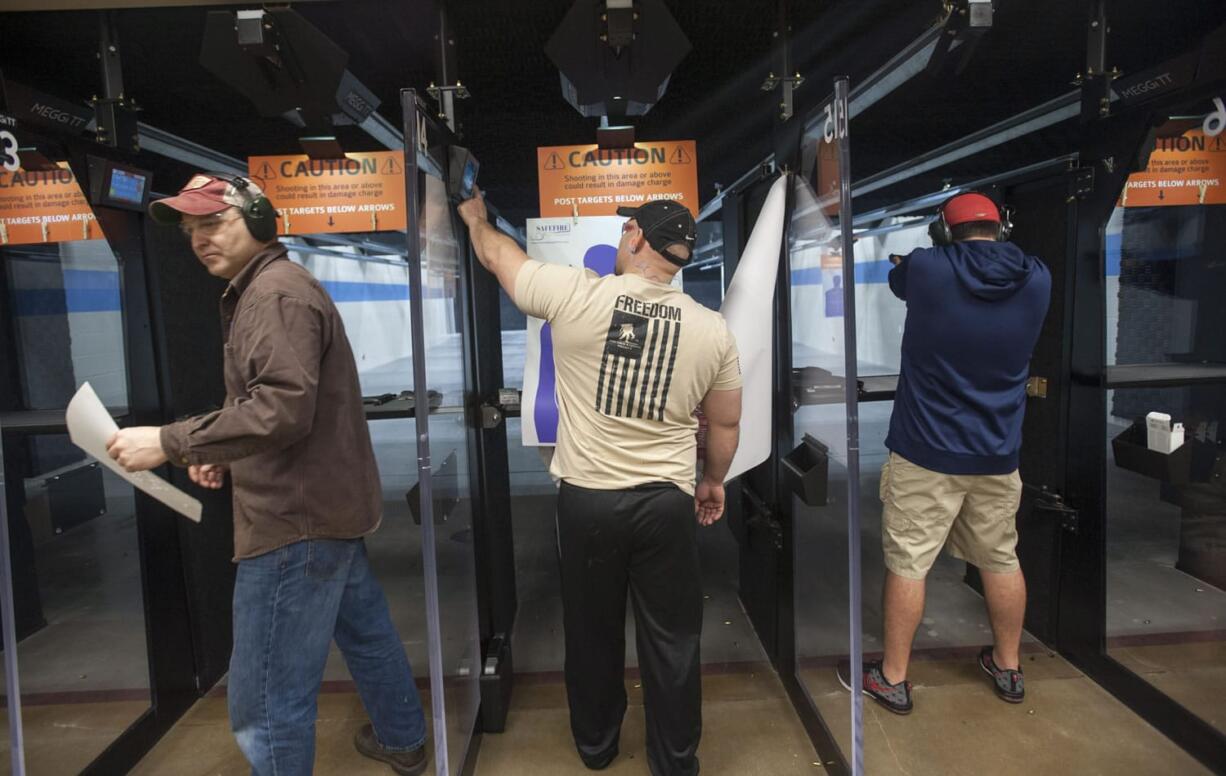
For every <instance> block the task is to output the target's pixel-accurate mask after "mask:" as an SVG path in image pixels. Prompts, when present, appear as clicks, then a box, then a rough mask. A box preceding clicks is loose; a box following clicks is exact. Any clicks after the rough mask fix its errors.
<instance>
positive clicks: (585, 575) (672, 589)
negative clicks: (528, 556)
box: [460, 192, 741, 776]
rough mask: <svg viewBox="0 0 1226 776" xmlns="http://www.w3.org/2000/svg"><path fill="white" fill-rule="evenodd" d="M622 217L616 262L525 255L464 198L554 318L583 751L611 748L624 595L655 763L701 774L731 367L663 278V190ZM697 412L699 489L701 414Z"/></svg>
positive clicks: (490, 259)
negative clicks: (702, 654) (707, 622)
mask: <svg viewBox="0 0 1226 776" xmlns="http://www.w3.org/2000/svg"><path fill="white" fill-rule="evenodd" d="M618 212H619V214H621V215H624V216H628V217H629V220H628V221H626V223H625V225H624V226H623V228H622V236H621V240H620V242H619V243H618V246H617V263H616V265H615V268H614V274H612V275H607V276H605V277H598V276H597V275H596V274H595V273H592V272H590V271H587V270H583V269H578V268H575V267H563V266H560V265H554V264H545V263H542V262H538V261H532V260H530V259H529V258H528V256H527V255H526V254H525V253H524V252H523V251H522V250H520V248H519V246H518V245H516V244H515V242H514V241H513V240H511V239H510V238H509V237H507V236H506V235H503V234H501V233H499V232H498V231H497V230H495V229H494V228H493V227H491V226H490V224H489V222H488V219H487V216H486V211H485V203H484V201H483V200H482V197H481V193H480V192H477V193H476V196H475V197H474V198H473V199H470V200H468V201H466V202H464V203H463V204H461V205H460V215H461V216H462V217H463V218H464V222H465V223H466V224H467V225H468V228H469V231H470V235H471V238H472V243H473V248H474V250H475V251H476V253H477V258H478V259H480V261H481V263H482V265H484V266H485V268H486V269H488V270H489V271H491V272H493V273H494V274H495V275H496V276H497V277H498V281H499V283H501V284H502V287H503V288H504V289H506V292H507V293H508V294H509V295H510V296H511V299H512V300H514V302H515V304H516V306H517V307H519V309H520V310H522V311H523V312H525V313H526V314H528V315H533V316H536V317H538V318H542V319H544V320H546V321H548V322H549V324H550V326H551V328H552V330H553V343H554V357H553V358H554V368H555V370H556V372H557V378H558V379H557V402H558V410H559V415H560V422H559V425H558V443H557V450H556V452H555V454H554V457H553V462H552V465H551V466H550V471H551V472H552V474H553V475H554V476H555V477H557V478H558V479H559V480H560V481H561V487H560V490H559V493H558V546H559V550H560V552H561V559H562V605H563V624H564V627H565V631H566V689H567V695H568V697H569V701H570V719H571V732H572V733H573V734H574V738H575V745H576V747H577V748H578V750H579V756H580V758H581V759H582V760H583V763H584V764H585V765H586V766H587V767H588V768H591V769H594V770H598V769H601V768H604V767H606V766H607V765H608V764H609V763H610V762H612V760H613V758H614V757H616V756H617V751H618V749H617V747H618V738H619V735H620V732H621V722H622V716H623V715H624V713H625V710H626V691H625V685H624V684H623V678H624V674H625V635H624V634H625V612H626V593H627V590H629V593H630V596H631V600H632V602H633V604H634V616H635V624H636V634H637V640H638V655H639V669H640V673H641V675H642V680H643V698H644V706H645V707H646V716H647V760H648V764H649V766H650V768H651V772H652V774H654V776H693V775H694V774H697V773H698V758H697V757H696V756H695V753H696V752H697V750H698V739H699V736H700V734H701V732H702V709H701V705H702V694H701V685H700V680H699V635H700V632H701V629H702V586H701V579H700V576H699V566H698V547H697V544H696V542H695V532H696V528H697V525H698V524H702V525H710V524H712V523H714V522H715V521H716V520H719V518H720V516H721V515H722V514H723V511H724V486H723V481H724V477H725V476H726V475H727V473H728V466H729V465H730V464H731V462H732V456H733V453H735V452H736V445H737V440H738V437H739V432H740V418H741V371H740V365H739V363H738V360H737V350H736V343H735V342H734V341H733V338H732V334H731V333H730V332H729V331H728V327H727V325H726V324H725V323H724V319H723V318H722V317H720V315H719V314H718V313H716V312H713V311H711V310H708V309H707V308H705V307H703V306H701V305H699V304H698V303H697V302H695V301H694V300H693V299H691V298H690V297H689V296H686V295H685V294H684V293H682V292H681V291H680V290H679V289H677V288H676V287H675V286H673V285H672V279H673V276H674V275H676V274H677V272H679V271H680V270H681V268H682V267H684V266H685V265H686V264H688V263H689V261H690V259H691V257H692V255H693V247H694V239H695V232H696V229H695V226H694V219H693V216H691V215H690V212H689V210H687V209H686V208H685V207H684V206H682V205H679V204H677V203H675V202H662V201H661V202H649V203H647V204H645V205H643V206H641V207H638V208H621V209H619V211H618ZM699 406H701V407H702V410H703V413H704V414H705V415H706V417H707V420H708V423H709V427H708V433H707V453H706V460H705V467H704V471H703V477H702V480H701V481H699V482H698V484H697V487H695V482H694V478H695V464H696V452H697V449H696V448H697V445H696V441H695V432H696V431H697V429H698V421H697V419H696V418H695V416H694V410H695V409H697V408H698V407H699Z"/></svg>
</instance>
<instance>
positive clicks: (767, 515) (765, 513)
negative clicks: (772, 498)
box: [741, 484, 783, 550]
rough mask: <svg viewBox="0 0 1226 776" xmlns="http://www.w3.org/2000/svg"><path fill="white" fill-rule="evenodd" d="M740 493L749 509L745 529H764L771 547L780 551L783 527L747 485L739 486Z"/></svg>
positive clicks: (768, 507) (767, 506)
mask: <svg viewBox="0 0 1226 776" xmlns="http://www.w3.org/2000/svg"><path fill="white" fill-rule="evenodd" d="M741 493H742V494H743V495H744V496H745V499H746V500H747V501H749V505H750V507H751V509H750V510H749V515H748V517H746V518H745V527H746V528H759V529H765V530H766V532H767V534H768V535H769V536H770V542H771V546H772V547H774V548H775V549H776V550H782V549H783V525H782V524H781V523H780V522H779V521H778V520H776V519H775V515H774V513H773V512H772V511H771V508H770V506H769V505H767V503H766V502H765V501H764V500H763V499H762V498H761V497H760V496H759V495H758V494H757V493H754V492H753V490H752V489H751V488H749V487H748V486H747V485H744V484H742V485H741Z"/></svg>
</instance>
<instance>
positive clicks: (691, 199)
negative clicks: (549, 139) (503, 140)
mask: <svg viewBox="0 0 1226 776" xmlns="http://www.w3.org/2000/svg"><path fill="white" fill-rule="evenodd" d="M536 159H537V165H536V167H537V174H538V175H539V176H540V193H541V218H557V217H561V216H570V215H575V214H576V213H577V214H578V215H581V216H611V215H616V214H617V208H619V207H622V206H626V205H637V204H640V203H642V202H647V201H650V200H657V199H671V200H674V201H677V202H680V203H681V204H683V205H685V206H686V207H688V208H689V209H690V210H691V211H692V212H693V213H694V215H695V216H697V215H698V163H697V154H696V153H695V150H694V141H693V140H674V141H665V142H658V143H635V145H634V147H633V148H599V147H598V146H596V145H581V146H547V147H544V148H538V149H536Z"/></svg>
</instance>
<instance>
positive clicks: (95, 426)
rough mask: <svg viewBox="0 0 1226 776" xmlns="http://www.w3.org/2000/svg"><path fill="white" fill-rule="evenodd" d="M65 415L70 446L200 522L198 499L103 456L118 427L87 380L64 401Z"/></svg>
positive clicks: (187, 516)
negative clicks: (65, 405)
mask: <svg viewBox="0 0 1226 776" xmlns="http://www.w3.org/2000/svg"><path fill="white" fill-rule="evenodd" d="M66 415H67V421H68V436H69V438H71V439H72V443H73V444H74V445H76V446H77V447H79V448H81V449H82V450H84V451H85V452H86V453H88V454H90V455H92V456H93V457H94V458H97V459H98V462H99V463H101V464H102V465H103V466H105V467H107V468H108V469H110V470H111V471H113V472H115V473H116V474H118V475H119V476H120V477H123V478H124V479H125V480H127V481H128V482H130V483H132V484H133V485H134V486H136V487H137V488H140V489H141V490H143V491H144V492H146V493H148V494H149V495H150V496H153V497H154V498H155V499H157V500H158V501H160V502H162V503H163V504H165V505H166V506H168V507H170V508H171V509H173V510H175V511H176V512H178V513H180V514H182V515H183V516H184V517H186V518H188V519H189V520H194V521H196V522H197V523H199V522H200V513H201V511H202V507H201V505H200V502H199V501H198V500H196V499H194V498H192V497H191V496H189V495H187V494H186V493H184V492H183V491H181V490H179V489H178V488H176V487H175V486H174V485H171V484H170V483H169V482H167V481H166V480H164V479H162V478H161V477H158V476H157V475H156V474H154V473H153V472H136V473H135V474H131V473H129V472H126V471H124V469H123V467H122V466H120V465H119V464H117V463H115V461H113V460H111V456H109V455H107V452H106V443H107V442H108V441H109V440H110V438H111V437H112V436H113V435H114V434H115V432H116V431H118V430H119V427H118V426H116V425H115V419H114V418H112V417H111V413H109V412H107V411H106V407H104V406H102V402H101V400H99V399H98V394H96V393H94V389H93V388H92V387H91V386H90V384H89V383H85V384H84V385H82V386H81V388H80V390H78V391H77V395H76V396H73V397H72V401H70V402H68V412H67V413H66Z"/></svg>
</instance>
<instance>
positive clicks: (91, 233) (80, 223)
mask: <svg viewBox="0 0 1226 776" xmlns="http://www.w3.org/2000/svg"><path fill="white" fill-rule="evenodd" d="M101 237H102V229H101V228H99V226H98V222H97V221H96V220H95V219H94V213H93V211H92V210H90V208H89V202H87V201H86V199H85V195H84V194H82V193H81V187H80V186H78V185H77V179H76V177H75V176H74V175H73V174H72V170H70V169H68V165H67V163H61V165H60V169H58V170H39V171H37V172H30V171H26V170H21V169H18V170H15V171H13V172H4V171H2V170H0V245H25V244H29V243H57V242H73V241H75V240H96V239H100V238H101Z"/></svg>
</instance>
